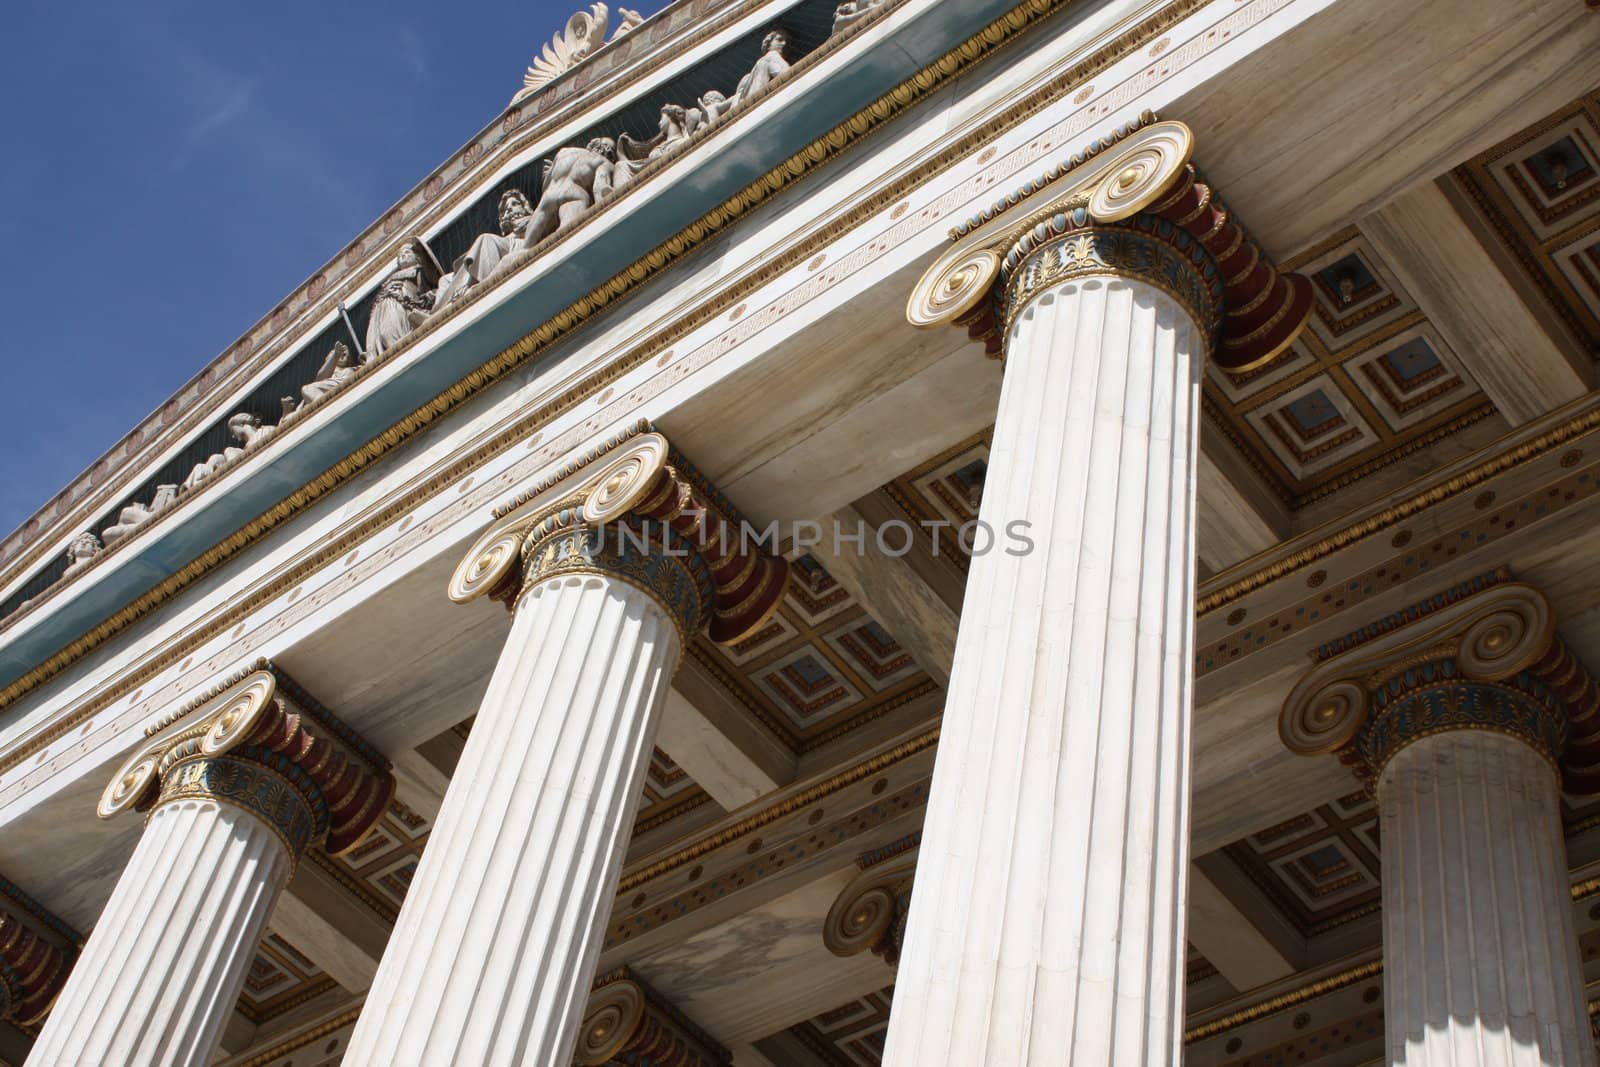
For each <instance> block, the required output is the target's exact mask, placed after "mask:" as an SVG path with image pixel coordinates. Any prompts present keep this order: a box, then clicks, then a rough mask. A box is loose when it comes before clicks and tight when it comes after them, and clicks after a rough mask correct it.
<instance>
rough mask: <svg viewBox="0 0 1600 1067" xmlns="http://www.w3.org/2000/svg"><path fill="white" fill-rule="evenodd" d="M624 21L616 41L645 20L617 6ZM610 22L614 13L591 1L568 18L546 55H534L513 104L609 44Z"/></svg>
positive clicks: (619, 27) (545, 49)
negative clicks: (584, 9)
mask: <svg viewBox="0 0 1600 1067" xmlns="http://www.w3.org/2000/svg"><path fill="white" fill-rule="evenodd" d="M617 14H619V15H621V16H622V24H621V25H620V26H618V27H617V32H616V33H614V34H612V35H611V39H612V40H613V41H614V40H616V39H617V38H618V37H621V36H622V35H623V34H625V33H627V32H628V31H629V30H631V29H633V28H634V27H635V26H637V25H639V23H641V22H643V21H644V16H643V15H640V14H639V13H638V12H637V11H630V10H629V9H627V8H625V7H622V8H618V9H617ZM610 25H611V12H610V10H609V9H608V8H607V7H606V5H605V4H599V3H596V4H590V5H589V10H588V11H579V12H577V13H576V14H574V15H573V16H572V17H571V18H569V19H567V25H566V27H565V28H564V29H563V30H562V31H561V32H560V33H558V34H556V35H555V36H554V37H553V38H551V40H550V43H549V44H547V45H545V46H544V49H543V54H541V55H537V56H534V57H533V64H532V65H531V66H530V67H528V73H527V74H525V75H523V77H522V88H521V89H520V90H518V91H517V95H516V96H513V97H512V98H511V102H512V103H513V104H514V103H516V102H517V101H518V100H521V99H522V98H523V97H525V96H527V95H528V94H529V93H531V92H534V91H535V90H537V89H538V88H539V87H540V86H543V85H546V84H548V83H549V82H552V81H554V80H555V79H556V78H559V77H560V76H561V75H563V74H565V73H566V72H567V71H569V70H571V69H572V68H573V67H575V66H577V65H578V64H579V63H580V62H582V61H583V60H585V59H587V58H588V57H589V56H590V55H591V54H592V53H593V52H594V51H595V50H596V49H598V48H599V47H600V46H601V45H603V44H605V43H606V30H607V29H608V28H609V27H610Z"/></svg>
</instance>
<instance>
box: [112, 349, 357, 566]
mask: <svg viewBox="0 0 1600 1067" xmlns="http://www.w3.org/2000/svg"><path fill="white" fill-rule="evenodd" d="M339 347H341V348H342V347H343V346H342V345H340V346H339ZM323 366H324V367H326V366H327V364H326V363H324V364H323ZM277 432H278V428H277V427H276V426H263V425H261V418H260V416H258V415H252V414H251V413H250V412H248V411H239V412H235V413H234V414H233V415H231V416H229V418H228V436H229V437H231V438H233V439H234V440H235V441H238V442H239V444H240V446H242V447H238V448H235V447H234V446H232V445H229V446H228V447H227V448H224V449H223V450H222V451H221V452H214V453H212V454H211V456H210V457H208V458H207V459H206V460H205V462H203V463H196V464H195V465H194V468H193V469H192V470H190V471H189V476H188V477H187V478H185V479H184V480H183V485H182V487H181V488H182V490H183V491H184V492H189V491H190V490H193V489H196V488H198V487H199V486H201V485H204V484H205V483H206V482H208V481H210V480H211V479H212V478H215V477H216V476H217V475H218V474H221V473H222V471H223V468H225V467H227V466H228V464H230V463H232V462H233V461H234V460H236V459H238V458H239V457H240V456H242V455H244V454H245V453H246V452H248V451H250V450H251V449H253V448H259V447H260V446H261V445H264V444H266V443H267V441H268V440H269V439H271V437H272V435H273V434H275V433H277ZM109 543H110V542H109V541H108V542H107V544H109Z"/></svg>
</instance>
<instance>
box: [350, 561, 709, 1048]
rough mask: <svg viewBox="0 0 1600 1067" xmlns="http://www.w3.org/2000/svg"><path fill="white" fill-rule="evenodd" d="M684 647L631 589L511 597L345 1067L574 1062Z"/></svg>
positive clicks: (656, 604) (590, 578) (557, 583)
mask: <svg viewBox="0 0 1600 1067" xmlns="http://www.w3.org/2000/svg"><path fill="white" fill-rule="evenodd" d="M679 650H680V638H679V634H678V631H677V629H676V624H675V623H674V621H673V619H672V616H671V615H669V613H668V611H667V610H666V608H665V607H664V606H663V604H662V603H661V602H660V601H659V600H658V599H657V597H656V596H655V595H653V594H651V593H647V592H645V591H643V590H642V589H641V588H640V587H638V586H636V585H634V584H631V583H630V582H628V581H625V580H622V579H619V578H616V577H610V576H606V575H602V574H598V573H578V574H567V575H562V576H557V577H554V578H551V579H549V580H546V581H543V582H540V583H538V584H536V585H533V586H532V587H531V588H529V589H528V590H527V591H526V592H525V593H524V594H523V595H522V597H521V600H520V601H519V603H518V606H517V609H516V616H515V620H514V621H513V623H512V627H511V634H510V637H509V638H508V639H507V641H506V646H505V650H504V652H503V653H502V655H501V657H500V661H499V663H498V665H497V666H496V668H495V672H494V676H493V678H492V679H491V680H490V683H489V689H488V692H487V693H486V694H485V696H484V699H483V704H482V706H481V707H480V708H479V711H478V716H477V720H476V722H475V723H474V725H473V728H472V735H471V737H470V738H468V740H467V744H466V748H465V750H464V751H463V752H462V756H461V761H460V763H459V764H458V765H457V767H456V772H455V775H454V777H453V778H452V780H451V784H450V790H449V793H448V794H447V795H446V797H445V801H444V805H443V807H442V808H441V810H440V813H439V818H438V821H437V822H436V824H435V826H434V830H433V834H432V837H431V839H430V843H429V845H428V849H427V851H426V852H425V853H424V854H423V856H422V859H421V862H420V863H419V864H418V867H417V873H416V877H415V878H414V880H413V882H412V885H411V888H410V891H409V892H408V893H407V895H406V901H405V905H404V907H403V908H402V909H401V912H400V918H399V921H398V922H397V923H396V926H395V930H394V934H393V935H392V937H391V938H390V942H389V949H388V951H387V952H386V953H385V954H384V958H383V962H382V963H381V965H380V966H379V968H378V973H377V976H376V978H375V979H374V981H373V985H372V989H371V991H370V992H369V993H368V995H367V1004H366V1008H365V1010H364V1011H363V1013H362V1016H361V1019H360V1021H359V1022H358V1023H357V1025H356V1029H355V1033H354V1034H353V1035H352V1037H351V1040H350V1046H349V1051H348V1052H346V1054H345V1059H344V1063H345V1064H346V1067H362V1065H366V1067H408V1065H409V1067H423V1065H426V1067H444V1065H460V1067H466V1065H472V1067H480V1065H481V1067H491V1065H510V1064H524V1065H528V1067H550V1065H556V1064H564V1063H570V1062H572V1054H573V1047H574V1045H575V1043H576V1040H577V1035H578V1028H579V1024H580V1022H581V1019H582V1014H583V1010H584V1005H585V1003H586V1002H587V999H588V993H589V988H590V983H591V981H592V980H593V976H594V970H595V966H596V963H597V960H598V956H599V951H600V946H601V942H602V940H603V935H604V926H605V922H606V919H607V917H608V915H609V913H610V907H611V900H612V897H613V895H614V894H615V892H616V884H617V878H618V875H619V872H620V870H621V864H622V856H623V852H624V851H625V849H626V846H627V842H628V837H629V833H630V831H631V829H632V825H633V816H634V812H635V809H636V807H637V804H638V799H639V795H640V790H641V788H642V786H643V779H644V775H645V772H646V770H647V767H648V763H649V757H650V750H651V745H652V738H653V735H654V732H655V727H656V723H657V721H658V720H659V717H660V714H659V713H660V709H661V707H662V705H663V703H664V701H665V698H666V692H667V686H668V683H669V682H670V679H671V674H672V670H673V668H674V666H675V664H676V662H677V658H678V655H679Z"/></svg>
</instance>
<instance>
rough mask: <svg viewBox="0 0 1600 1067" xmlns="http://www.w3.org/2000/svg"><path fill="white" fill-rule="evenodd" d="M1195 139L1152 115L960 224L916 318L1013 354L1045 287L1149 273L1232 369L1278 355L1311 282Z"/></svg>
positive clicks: (1297, 322)
mask: <svg viewBox="0 0 1600 1067" xmlns="http://www.w3.org/2000/svg"><path fill="white" fill-rule="evenodd" d="M1193 151H1194V135H1193V134H1192V133H1191V132H1190V130H1189V128H1188V127H1187V126H1185V125H1184V124H1183V123H1181V122H1157V121H1156V120H1155V116H1153V115H1150V114H1149V113H1146V114H1145V115H1143V116H1141V117H1140V119H1139V120H1138V121H1137V122H1134V123H1132V124H1130V125H1128V126H1124V127H1122V128H1120V129H1118V130H1117V131H1116V132H1115V133H1114V134H1113V135H1112V136H1111V137H1110V138H1107V139H1103V140H1101V141H1099V142H1097V143H1096V144H1095V145H1094V146H1093V147H1092V148H1090V150H1089V151H1088V152H1086V153H1084V154H1082V155H1076V156H1073V157H1072V158H1071V159H1070V160H1068V161H1066V162H1064V163H1061V164H1059V165H1058V166H1056V167H1055V168H1054V169H1052V170H1051V171H1049V172H1048V173H1047V174H1044V175H1042V176H1040V177H1039V178H1037V179H1035V180H1033V181H1031V182H1028V183H1027V184H1025V185H1024V186H1022V188H1020V189H1019V190H1017V191H1015V192H1013V193H1012V194H1011V195H1009V196H1007V197H1006V198H1004V199H1003V200H1001V201H999V202H997V203H996V204H994V205H993V206H992V207H990V208H989V209H987V210H985V211H984V212H982V213H981V214H979V215H978V216H976V217H975V218H973V219H969V220H968V221H967V222H965V223H963V224H962V225H960V226H957V227H956V228H955V229H953V230H951V232H950V236H951V239H952V241H953V242H954V243H953V244H952V245H951V247H950V248H949V249H948V250H947V251H946V252H945V253H944V254H943V255H942V256H940V257H939V259H938V260H936V261H935V262H934V264H933V266H932V267H930V268H928V270H927V272H926V273H924V274H923V276H922V279H921V280H920V281H919V282H918V283H917V285H916V288H915V289H914V290H913V291H912V294H911V299H910V301H909V302H908V304H907V306H906V317H907V318H908V319H909V320H910V321H911V323H912V324H913V325H915V326H922V327H933V326H942V325H946V324H952V323H954V324H958V325H962V326H965V327H966V328H967V330H968V332H969V333H970V334H971V335H972V337H973V338H974V339H975V340H981V341H983V342H984V344H985V347H986V348H987V349H988V351H989V353H990V354H991V355H994V356H1000V355H1002V354H1003V352H1002V336H1003V334H1004V331H1005V329H1006V327H1007V326H1008V325H1009V323H1010V321H1011V319H1012V318H1014V317H1015V316H1016V314H1017V313H1019V312H1020V311H1021V310H1022V309H1023V308H1024V307H1025V306H1026V305H1027V303H1028V301H1029V300H1030V299H1032V298H1033V297H1034V296H1036V295H1038V294H1039V293H1040V292H1042V291H1043V290H1044V289H1045V288H1047V287H1049V286H1051V285H1053V284H1055V283H1057V282H1060V281H1065V280H1067V279H1069V278H1072V277H1081V276H1087V275H1089V274H1102V275H1112V276H1119V277H1130V278H1137V279H1138V280H1141V281H1144V282H1147V283H1150V284H1153V285H1156V286H1157V287H1158V288H1161V289H1163V290H1165V291H1166V292H1167V293H1168V294H1169V295H1171V296H1173V297H1174V298H1175V299H1177V300H1178V301H1179V302H1180V303H1181V304H1182V305H1183V306H1184V308H1185V309H1186V310H1188V311H1189V312H1190V314H1192V315H1193V316H1194V318H1195V321H1196V323H1197V324H1198V325H1199V326H1200V327H1201V328H1202V329H1204V330H1205V331H1207V332H1208V334H1209V335H1210V337H1211V338H1212V352H1211V356H1212V358H1213V359H1214V360H1215V361H1216V362H1217V363H1218V364H1220V365H1221V366H1223V367H1225V368H1228V369H1230V370H1247V369H1249V368H1252V367H1258V366H1261V365H1262V364H1265V363H1267V362H1268V361H1270V360H1272V359H1273V358H1274V357H1276V356H1278V355H1279V354H1281V353H1282V352H1283V351H1284V350H1286V349H1287V348H1288V347H1289V345H1290V344H1291V343H1293V341H1294V339H1295V338H1296V337H1297V336H1299V333H1300V331H1301V330H1302V329H1303V328H1304V327H1305V324H1306V321H1307V320H1308V319H1309V317H1310V315H1311V303H1312V296H1311V283H1310V281H1309V280H1308V279H1306V278H1304V277H1303V276H1301V275H1298V274H1280V273H1279V272H1278V271H1277V270H1276V269H1275V268H1274V267H1273V266H1272V264H1271V263H1270V262H1269V261H1268V260H1267V258H1266V256H1265V254H1264V253H1263V252H1262V250H1261V247H1260V246H1259V245H1258V244H1256V242H1255V241H1254V240H1252V239H1251V238H1250V237H1249V235H1247V234H1246V233H1245V232H1244V231H1243V229H1241V228H1240V226H1239V225H1238V223H1237V222H1235V221H1234V220H1233V219H1232V218H1231V217H1230V216H1229V214H1228V211H1227V209H1226V208H1225V207H1224V206H1223V205H1222V203H1221V201H1220V200H1219V199H1218V197H1217V196H1216V194H1215V191H1214V190H1212V189H1211V187H1210V186H1208V185H1205V184H1204V183H1202V182H1200V181H1199V180H1198V175H1197V174H1196V172H1195V169H1194V167H1193V166H1192V165H1190V162H1189V160H1190V157H1191V155H1192V154H1193Z"/></svg>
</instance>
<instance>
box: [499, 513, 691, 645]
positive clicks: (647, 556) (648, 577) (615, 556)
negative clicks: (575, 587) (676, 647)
mask: <svg viewBox="0 0 1600 1067" xmlns="http://www.w3.org/2000/svg"><path fill="white" fill-rule="evenodd" d="M523 561H524V564H523V579H522V595H526V594H527V592H528V591H529V590H530V589H532V588H534V587H535V586H537V585H539V584H541V583H543V582H547V581H550V580H552V579H557V578H565V577H568V576H571V575H574V574H599V575H603V576H605V577H609V578H618V579H621V580H623V581H626V582H628V583H629V584H631V585H634V586H636V587H637V588H639V589H642V590H644V591H645V592H646V593H649V594H650V596H651V597H652V598H654V599H655V601H656V602H657V603H658V604H660V605H661V607H662V609H663V610H665V611H666V613H667V614H668V616H670V617H671V618H672V621H673V624H674V625H676V626H677V627H678V631H679V634H678V636H679V638H680V639H681V641H682V645H683V646H685V647H686V646H687V644H688V639H689V637H690V636H691V635H693V634H696V633H699V632H700V630H701V628H702V627H703V626H705V625H706V623H707V621H708V620H709V618H710V615H709V613H710V612H711V611H712V610H713V609H714V605H715V604H716V583H715V581H714V580H713V578H712V575H711V568H710V566H709V565H708V564H707V563H706V561H705V559H704V558H703V557H702V556H701V555H700V553H699V552H697V551H696V550H695V549H694V547H693V546H692V545H690V544H689V542H688V541H687V540H685V539H684V538H682V537H680V536H679V535H678V534H677V533H676V531H674V530H673V529H672V527H670V526H668V525H666V524H664V523H656V522H645V521H642V520H639V519H637V518H633V517H629V518H627V519H624V520H622V521H619V522H614V523H610V524H607V525H605V526H592V525H588V524H578V525H573V526H567V527H564V528H561V529H556V530H549V529H546V528H544V527H542V526H541V527H540V528H539V529H538V530H537V531H536V533H532V534H529V536H528V538H527V540H526V541H525V542H524V544H523Z"/></svg>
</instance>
